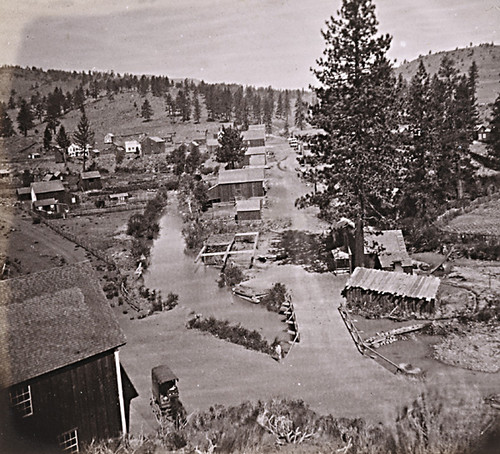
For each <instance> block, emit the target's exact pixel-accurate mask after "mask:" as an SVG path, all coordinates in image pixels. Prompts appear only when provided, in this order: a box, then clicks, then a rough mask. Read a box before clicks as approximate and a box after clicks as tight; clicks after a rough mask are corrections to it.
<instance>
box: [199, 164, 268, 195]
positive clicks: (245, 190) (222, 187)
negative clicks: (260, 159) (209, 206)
mask: <svg viewBox="0 0 500 454" xmlns="http://www.w3.org/2000/svg"><path fill="white" fill-rule="evenodd" d="M208 195H209V199H210V200H213V201H220V202H233V201H235V200H238V199H250V198H252V197H263V196H264V195H265V191H264V169H262V168H246V169H235V170H224V171H220V172H219V179H218V182H217V184H216V185H215V186H212V187H211V188H210V189H209V191H208Z"/></svg>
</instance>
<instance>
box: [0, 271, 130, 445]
mask: <svg viewBox="0 0 500 454" xmlns="http://www.w3.org/2000/svg"><path fill="white" fill-rule="evenodd" d="M0 312H1V313H0V337H1V339H2V342H1V343H0V389H1V390H2V391H3V393H2V397H3V398H4V399H6V400H7V401H8V402H9V404H10V418H9V420H8V423H9V424H8V425H9V427H10V429H11V431H10V432H12V433H14V434H15V437H12V438H16V439H21V438H24V439H25V440H26V439H31V440H32V441H33V442H34V443H35V444H40V445H59V447H60V448H61V449H62V450H64V451H65V452H77V451H78V450H79V449H81V447H82V445H84V444H87V443H90V442H91V441H92V440H94V439H95V440H100V439H108V438H111V437H116V436H119V435H121V434H124V433H126V432H127V420H128V415H127V411H128V408H129V403H130V400H131V399H132V398H133V397H135V395H136V394H135V395H134V394H133V393H131V392H130V386H128V387H127V386H126V387H125V391H124V386H123V382H124V381H125V383H126V384H127V383H128V384H129V385H130V383H129V382H128V378H127V377H126V374H124V371H123V369H122V368H121V367H120V358H119V350H118V349H119V348H120V347H121V346H122V345H123V344H124V343H125V337H124V335H123V333H122V331H121V329H120V327H119V325H118V323H117V321H116V320H115V318H114V316H113V313H112V311H111V308H110V307H109V304H108V303H107V300H106V297H105V295H104V293H103V291H102V289H101V287H100V284H99V281H98V280H97V278H96V276H95V275H94V273H93V270H92V268H91V267H90V265H89V264H88V263H87V262H85V263H79V264H74V265H68V266H64V267H59V268H53V269H50V270H47V271H42V272H39V273H34V274H31V275H28V276H25V277H22V278H17V279H10V280H4V281H0ZM132 389H133V388H132Z"/></svg>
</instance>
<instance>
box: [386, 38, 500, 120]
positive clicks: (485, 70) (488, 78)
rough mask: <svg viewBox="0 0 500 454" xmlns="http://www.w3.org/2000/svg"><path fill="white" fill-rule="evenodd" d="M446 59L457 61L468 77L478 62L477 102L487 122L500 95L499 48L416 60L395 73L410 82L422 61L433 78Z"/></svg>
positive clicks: (471, 49)
mask: <svg viewBox="0 0 500 454" xmlns="http://www.w3.org/2000/svg"><path fill="white" fill-rule="evenodd" d="M445 55H448V56H449V57H451V58H452V59H453V60H454V61H455V65H456V67H457V69H458V70H459V71H460V72H461V73H466V72H467V71H468V70H469V68H470V66H471V64H472V62H473V61H475V62H476V65H477V66H478V69H479V83H478V88H477V99H478V103H479V107H480V111H481V114H482V116H483V118H484V116H485V115H487V111H488V110H489V109H488V104H490V103H492V102H493V101H494V100H495V98H496V97H497V95H498V93H499V92H500V46H495V45H492V44H480V45H479V46H474V47H466V48H464V49H455V50H452V51H443V52H437V53H432V54H428V55H423V56H419V57H418V58H417V59H416V60H412V61H410V62H406V61H405V62H403V63H402V64H401V65H400V66H399V67H397V68H396V73H397V74H398V75H399V74H402V75H403V77H404V78H405V79H407V80H410V79H411V78H412V77H413V76H414V75H415V73H416V72H417V68H418V65H419V64H420V61H423V62H424V65H425V67H426V69H427V71H428V72H429V73H430V74H435V73H436V72H437V71H438V69H439V65H440V63H441V60H442V59H443V57H444V56H445Z"/></svg>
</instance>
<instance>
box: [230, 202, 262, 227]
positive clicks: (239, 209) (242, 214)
mask: <svg viewBox="0 0 500 454" xmlns="http://www.w3.org/2000/svg"><path fill="white" fill-rule="evenodd" d="M261 209H262V200H261V199H247V200H237V201H236V220H237V221H238V222H239V221H258V220H259V219H261Z"/></svg>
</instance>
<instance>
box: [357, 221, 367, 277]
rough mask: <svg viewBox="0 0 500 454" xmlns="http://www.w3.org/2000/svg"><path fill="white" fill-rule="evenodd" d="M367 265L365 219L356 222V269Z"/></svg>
mask: <svg viewBox="0 0 500 454" xmlns="http://www.w3.org/2000/svg"><path fill="white" fill-rule="evenodd" d="M364 265H365V244H364V230H363V219H362V218H361V217H360V218H358V219H357V220H356V230H355V231H354V268H357V267H358V266H364Z"/></svg>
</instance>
